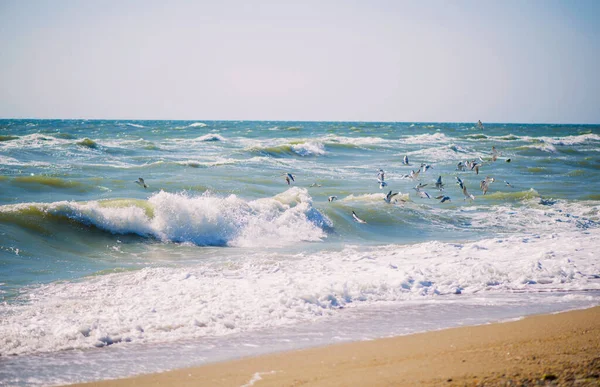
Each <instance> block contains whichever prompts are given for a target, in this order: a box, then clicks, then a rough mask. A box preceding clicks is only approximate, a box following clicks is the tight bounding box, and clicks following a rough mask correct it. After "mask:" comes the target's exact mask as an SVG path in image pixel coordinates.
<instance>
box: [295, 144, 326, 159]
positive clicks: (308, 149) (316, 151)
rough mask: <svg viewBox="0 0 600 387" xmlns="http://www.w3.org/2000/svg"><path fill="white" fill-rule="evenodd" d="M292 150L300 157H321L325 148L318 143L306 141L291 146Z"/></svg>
mask: <svg viewBox="0 0 600 387" xmlns="http://www.w3.org/2000/svg"><path fill="white" fill-rule="evenodd" d="M292 150H293V151H294V152H296V153H297V154H299V155H300V156H323V155H324V154H325V153H326V152H325V146H324V145H323V144H322V143H321V142H318V141H307V142H303V143H301V144H294V145H292Z"/></svg>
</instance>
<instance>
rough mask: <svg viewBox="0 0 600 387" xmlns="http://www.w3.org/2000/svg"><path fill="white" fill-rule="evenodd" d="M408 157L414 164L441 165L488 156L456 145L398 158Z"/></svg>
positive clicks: (437, 147)
mask: <svg viewBox="0 0 600 387" xmlns="http://www.w3.org/2000/svg"><path fill="white" fill-rule="evenodd" d="M404 154H406V155H408V156H409V158H410V160H413V162H418V161H422V162H427V163H439V162H449V161H450V162H457V161H460V160H464V159H465V158H471V159H474V158H478V157H484V156H487V155H486V154H484V153H481V152H476V151H473V150H471V149H467V148H463V147H460V146H458V145H456V144H450V145H441V146H434V147H430V148H423V149H419V150H415V151H410V152H406V153H402V154H398V155H397V156H402V155H404Z"/></svg>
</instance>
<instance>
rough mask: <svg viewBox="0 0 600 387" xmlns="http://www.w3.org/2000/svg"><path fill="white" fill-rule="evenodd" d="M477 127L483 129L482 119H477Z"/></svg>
mask: <svg viewBox="0 0 600 387" xmlns="http://www.w3.org/2000/svg"><path fill="white" fill-rule="evenodd" d="M477 128H479V129H483V123H482V122H481V120H478V121H477Z"/></svg>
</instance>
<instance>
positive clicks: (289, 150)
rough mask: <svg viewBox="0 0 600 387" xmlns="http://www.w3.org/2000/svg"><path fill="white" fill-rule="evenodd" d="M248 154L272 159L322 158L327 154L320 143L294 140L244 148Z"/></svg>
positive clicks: (270, 142)
mask: <svg viewBox="0 0 600 387" xmlns="http://www.w3.org/2000/svg"><path fill="white" fill-rule="evenodd" d="M246 149H247V150H248V151H249V152H252V153H259V154H265V155H269V156H273V157H282V156H302V157H306V156H322V155H325V154H326V153H327V152H326V151H325V146H324V145H323V143H322V142H320V141H310V140H309V141H304V140H296V141H291V142H286V143H283V144H282V143H278V144H273V141H269V143H268V144H254V145H251V146H249V147H247V148H246Z"/></svg>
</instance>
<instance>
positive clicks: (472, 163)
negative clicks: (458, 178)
mask: <svg viewBox="0 0 600 387" xmlns="http://www.w3.org/2000/svg"><path fill="white" fill-rule="evenodd" d="M479 166H480V164H479V163H477V162H476V161H475V160H473V161H467V167H468V168H469V169H470V170H471V171H473V170H474V171H475V174H476V175H479Z"/></svg>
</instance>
